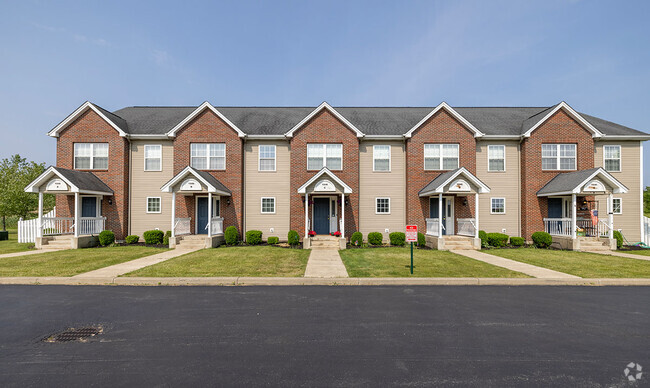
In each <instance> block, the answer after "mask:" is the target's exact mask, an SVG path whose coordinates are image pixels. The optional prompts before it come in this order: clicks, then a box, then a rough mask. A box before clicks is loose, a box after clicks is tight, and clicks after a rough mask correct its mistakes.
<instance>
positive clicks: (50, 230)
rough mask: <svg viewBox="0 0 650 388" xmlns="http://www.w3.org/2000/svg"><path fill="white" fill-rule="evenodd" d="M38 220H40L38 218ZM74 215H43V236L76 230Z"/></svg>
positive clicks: (70, 232)
mask: <svg viewBox="0 0 650 388" xmlns="http://www.w3.org/2000/svg"><path fill="white" fill-rule="evenodd" d="M36 221H37V222H38V220H36ZM73 225H74V218H72V217H43V224H42V226H41V227H42V230H43V234H42V236H58V235H61V234H72V233H73V232H74V228H73Z"/></svg>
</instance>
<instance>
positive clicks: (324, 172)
mask: <svg viewBox="0 0 650 388" xmlns="http://www.w3.org/2000/svg"><path fill="white" fill-rule="evenodd" d="M323 175H327V176H329V177H330V178H332V179H333V180H334V181H335V182H336V183H338V184H339V185H341V187H343V193H344V194H350V193H352V188H351V187H350V186H348V185H347V184H346V183H345V182H343V181H342V180H341V178H339V177H337V176H336V174H334V173H333V172H332V171H331V170H330V169H329V168H327V167H323V168H321V169H320V171H318V172H317V173H316V174H314V176H312V177H311V178H310V179H309V180H308V181H307V182H305V184H304V185H302V186H300V187H299V188H298V193H299V194H305V192H306V191H307V187H309V185H311V184H312V183H314V182H316V180H317V179H319V178H320V177H322V176H323Z"/></svg>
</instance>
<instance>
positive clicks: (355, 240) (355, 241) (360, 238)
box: [350, 232, 363, 246]
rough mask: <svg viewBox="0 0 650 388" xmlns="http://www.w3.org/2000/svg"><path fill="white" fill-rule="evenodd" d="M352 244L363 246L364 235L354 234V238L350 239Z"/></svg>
mask: <svg viewBox="0 0 650 388" xmlns="http://www.w3.org/2000/svg"><path fill="white" fill-rule="evenodd" d="M350 244H351V245H354V246H361V244H363V233H361V232H354V233H352V236H351V237H350Z"/></svg>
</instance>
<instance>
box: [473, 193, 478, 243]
mask: <svg viewBox="0 0 650 388" xmlns="http://www.w3.org/2000/svg"><path fill="white" fill-rule="evenodd" d="M474 213H476V214H475V216H474V220H475V221H476V222H475V224H476V230H475V231H474V238H478V193H476V194H474Z"/></svg>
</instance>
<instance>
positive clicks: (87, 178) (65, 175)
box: [25, 166, 113, 195]
mask: <svg viewBox="0 0 650 388" xmlns="http://www.w3.org/2000/svg"><path fill="white" fill-rule="evenodd" d="M54 177H57V178H59V179H61V180H62V181H64V182H65V183H66V184H67V185H68V186H69V187H70V192H73V193H84V194H100V195H113V190H111V188H110V187H108V185H106V183H104V182H103V181H102V180H101V179H99V178H98V177H97V176H96V175H95V174H93V173H92V172H89V171H77V170H69V169H66V168H61V167H54V166H50V167H49V168H48V169H47V170H45V171H44V172H43V173H42V174H41V175H39V176H38V177H37V178H36V179H34V180H33V181H32V182H31V183H30V184H29V185H27V187H25V192H28V193H38V192H39V191H40V187H41V186H42V185H43V184H45V183H47V182H48V181H49V180H50V179H52V178H54Z"/></svg>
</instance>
